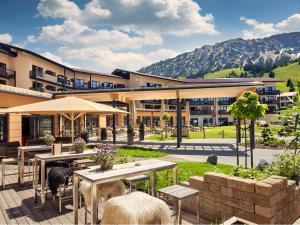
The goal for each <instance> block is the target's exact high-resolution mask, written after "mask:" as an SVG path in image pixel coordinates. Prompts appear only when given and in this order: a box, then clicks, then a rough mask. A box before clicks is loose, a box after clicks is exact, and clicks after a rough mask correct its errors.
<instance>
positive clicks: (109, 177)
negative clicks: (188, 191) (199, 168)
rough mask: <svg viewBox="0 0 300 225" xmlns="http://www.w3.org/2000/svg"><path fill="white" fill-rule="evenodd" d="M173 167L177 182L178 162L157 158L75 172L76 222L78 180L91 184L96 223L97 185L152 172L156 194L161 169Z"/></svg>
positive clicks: (76, 220) (75, 220) (94, 222)
mask: <svg viewBox="0 0 300 225" xmlns="http://www.w3.org/2000/svg"><path fill="white" fill-rule="evenodd" d="M166 169H173V182H174V184H176V183H177V173H178V169H177V164H176V163H174V162H167V161H162V160H157V159H150V160H143V161H139V162H131V163H124V164H118V165H115V166H114V167H113V169H112V170H107V171H103V170H100V168H99V166H93V167H90V168H89V169H85V170H79V171H75V172H74V174H73V213H74V224H78V182H79V180H85V181H87V182H89V183H90V184H91V224H96V220H97V185H98V184H101V183H107V182H112V181H116V180H120V179H125V178H127V177H131V176H136V175H141V174H144V173H148V172H151V173H152V176H151V181H152V182H151V184H152V195H153V196H155V177H156V172H157V171H159V170H166Z"/></svg>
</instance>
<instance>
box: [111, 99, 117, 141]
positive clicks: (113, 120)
mask: <svg viewBox="0 0 300 225" xmlns="http://www.w3.org/2000/svg"><path fill="white" fill-rule="evenodd" d="M113 107H114V108H116V102H115V101H114V100H113ZM112 123H113V124H112V129H113V130H112V135H113V144H114V145H115V144H116V143H117V137H116V134H117V131H116V114H113V116H112Z"/></svg>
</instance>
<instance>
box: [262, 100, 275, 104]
mask: <svg viewBox="0 0 300 225" xmlns="http://www.w3.org/2000/svg"><path fill="white" fill-rule="evenodd" d="M261 102H262V103H265V104H278V101H277V100H265V101H261Z"/></svg>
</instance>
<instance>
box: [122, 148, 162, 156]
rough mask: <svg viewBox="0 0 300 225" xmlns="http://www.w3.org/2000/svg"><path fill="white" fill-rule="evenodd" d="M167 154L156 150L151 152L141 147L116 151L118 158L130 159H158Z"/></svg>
mask: <svg viewBox="0 0 300 225" xmlns="http://www.w3.org/2000/svg"><path fill="white" fill-rule="evenodd" d="M166 155H167V154H166V153H164V152H161V151H158V150H154V149H153V150H152V149H147V148H141V147H127V146H123V147H120V148H119V149H118V156H120V157H132V158H160V157H164V156H166Z"/></svg>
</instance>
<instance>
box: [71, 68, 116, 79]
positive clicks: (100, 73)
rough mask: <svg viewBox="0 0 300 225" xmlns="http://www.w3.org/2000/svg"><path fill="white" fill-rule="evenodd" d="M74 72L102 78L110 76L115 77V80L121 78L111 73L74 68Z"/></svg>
mask: <svg viewBox="0 0 300 225" xmlns="http://www.w3.org/2000/svg"><path fill="white" fill-rule="evenodd" d="M72 70H74V71H75V72H78V73H90V74H93V75H100V76H109V77H114V78H120V76H117V75H114V74H110V73H102V72H96V71H92V70H85V69H80V68H72Z"/></svg>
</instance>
